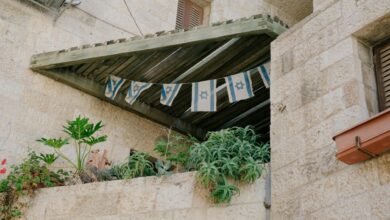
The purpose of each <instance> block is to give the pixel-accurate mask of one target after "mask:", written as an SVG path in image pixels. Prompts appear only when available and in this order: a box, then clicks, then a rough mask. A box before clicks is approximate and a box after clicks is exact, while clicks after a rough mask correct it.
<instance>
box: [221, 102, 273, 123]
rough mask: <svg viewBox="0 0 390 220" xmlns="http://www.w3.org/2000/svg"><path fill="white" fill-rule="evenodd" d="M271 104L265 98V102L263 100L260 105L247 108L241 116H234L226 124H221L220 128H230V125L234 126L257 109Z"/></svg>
mask: <svg viewBox="0 0 390 220" xmlns="http://www.w3.org/2000/svg"><path fill="white" fill-rule="evenodd" d="M268 104H270V100H269V99H267V100H265V101H264V102H261V103H259V104H258V105H256V106H255V107H253V108H251V109H249V110H247V111H246V112H243V113H242V114H240V115H239V116H237V117H235V118H233V119H232V120H230V121H228V122H226V123H225V124H223V125H221V126H220V127H219V129H222V128H228V127H231V126H233V125H234V124H235V123H237V122H239V121H240V120H242V119H243V118H245V117H247V116H249V115H251V114H253V113H254V112H256V111H257V110H259V109H261V108H263V107H265V106H266V105H268Z"/></svg>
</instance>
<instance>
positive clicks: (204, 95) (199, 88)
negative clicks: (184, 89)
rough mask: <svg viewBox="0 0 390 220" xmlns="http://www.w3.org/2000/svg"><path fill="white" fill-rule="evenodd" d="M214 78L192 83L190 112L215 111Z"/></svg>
mask: <svg viewBox="0 0 390 220" xmlns="http://www.w3.org/2000/svg"><path fill="white" fill-rule="evenodd" d="M216 84H217V83H216V80H215V79H213V80H208V81H203V82H196V83H192V104H191V111H192V112H215V111H217V95H216Z"/></svg>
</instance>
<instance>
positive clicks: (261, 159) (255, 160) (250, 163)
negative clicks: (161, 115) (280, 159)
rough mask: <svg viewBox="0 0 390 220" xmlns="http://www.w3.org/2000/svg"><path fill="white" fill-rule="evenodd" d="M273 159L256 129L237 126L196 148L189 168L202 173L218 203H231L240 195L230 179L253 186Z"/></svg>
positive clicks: (200, 176) (214, 134) (210, 135)
mask: <svg viewBox="0 0 390 220" xmlns="http://www.w3.org/2000/svg"><path fill="white" fill-rule="evenodd" d="M269 159H270V153H269V145H268V144H263V143H260V142H259V136H258V135H256V134H255V132H254V130H253V129H251V128H250V127H245V128H239V127H234V128H229V129H224V130H220V131H215V132H209V133H208V135H207V140H206V141H204V142H202V143H196V144H194V145H192V146H191V148H190V151H189V158H188V163H187V166H188V168H189V169H192V170H197V171H198V174H197V177H198V180H199V182H200V183H201V184H202V185H203V186H204V187H206V188H208V189H210V191H211V196H212V198H213V200H214V201H215V202H216V203H227V202H230V200H231V198H232V196H234V195H235V194H236V193H238V192H239V189H238V188H237V187H236V186H235V185H233V184H230V183H229V182H228V181H227V179H232V180H236V181H241V182H247V183H253V182H254V181H256V179H258V178H260V177H261V174H262V172H263V169H264V163H267V162H269Z"/></svg>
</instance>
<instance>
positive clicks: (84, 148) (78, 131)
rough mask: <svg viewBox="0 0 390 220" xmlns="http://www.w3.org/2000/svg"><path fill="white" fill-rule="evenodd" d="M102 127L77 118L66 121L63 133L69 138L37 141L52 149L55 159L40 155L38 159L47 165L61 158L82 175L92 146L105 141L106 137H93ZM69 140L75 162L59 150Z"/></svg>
mask: <svg viewBox="0 0 390 220" xmlns="http://www.w3.org/2000/svg"><path fill="white" fill-rule="evenodd" d="M102 127H103V125H102V122H101V121H99V122H98V123H96V124H93V123H90V122H89V119H88V118H85V117H81V116H79V117H77V118H76V119H74V120H73V121H67V125H66V126H63V128H64V130H63V131H64V132H65V133H66V134H68V135H69V136H70V137H69V138H41V139H39V140H37V141H39V142H41V143H42V144H44V145H46V146H49V147H51V148H53V149H54V152H55V153H56V154H57V157H54V156H53V155H45V156H44V155H41V157H40V159H41V160H42V161H45V162H46V163H48V165H50V164H52V163H54V161H55V160H56V159H57V158H58V157H61V158H62V159H64V160H65V161H66V162H68V163H69V164H70V165H71V166H72V167H73V168H74V169H75V170H76V172H77V173H79V174H81V173H83V171H84V169H85V164H86V159H87V158H88V156H89V154H90V152H91V150H92V146H94V145H95V144H98V143H102V142H104V141H106V140H107V136H106V135H102V136H97V137H95V136H94V134H95V133H96V132H98V131H99V130H100V129H101V128H102ZM69 139H73V141H72V143H74V149H75V155H76V160H75V161H73V160H71V158H69V157H68V156H67V155H66V154H64V153H62V151H61V148H62V147H63V146H64V145H67V144H69Z"/></svg>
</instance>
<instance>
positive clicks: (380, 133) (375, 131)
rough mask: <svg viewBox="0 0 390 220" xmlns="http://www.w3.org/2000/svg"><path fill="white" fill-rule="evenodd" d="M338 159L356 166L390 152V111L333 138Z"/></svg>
mask: <svg viewBox="0 0 390 220" xmlns="http://www.w3.org/2000/svg"><path fill="white" fill-rule="evenodd" d="M333 140H335V141H336V145H337V149H338V152H337V154H336V156H337V159H339V160H341V161H343V162H344V163H347V164H354V163H358V162H362V161H365V160H368V159H370V158H373V157H376V156H378V155H380V154H382V153H384V152H386V151H388V150H390V109H387V110H386V111H384V112H382V113H380V114H378V115H376V116H374V117H372V118H370V119H368V120H366V121H364V122H361V123H359V124H357V125H355V126H353V127H352V128H350V129H348V130H345V131H343V132H340V133H338V134H337V135H335V136H334V137H333Z"/></svg>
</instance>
